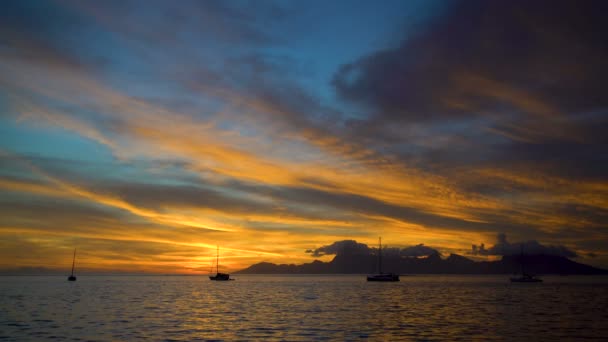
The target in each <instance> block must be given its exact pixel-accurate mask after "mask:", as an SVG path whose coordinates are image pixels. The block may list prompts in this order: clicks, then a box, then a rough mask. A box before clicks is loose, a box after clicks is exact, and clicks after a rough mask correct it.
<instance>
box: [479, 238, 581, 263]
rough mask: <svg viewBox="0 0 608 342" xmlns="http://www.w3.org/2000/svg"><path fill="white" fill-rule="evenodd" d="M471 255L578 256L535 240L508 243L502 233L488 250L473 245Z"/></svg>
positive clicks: (482, 245) (482, 246) (561, 247)
mask: <svg viewBox="0 0 608 342" xmlns="http://www.w3.org/2000/svg"><path fill="white" fill-rule="evenodd" d="M471 253H472V254H473V255H519V254H521V253H524V254H544V255H556V256H562V257H566V258H575V257H577V256H578V255H577V254H576V252H574V251H572V250H570V249H569V248H567V247H565V246H562V245H557V246H556V245H542V244H541V243H540V242H538V241H536V240H529V241H525V242H516V243H510V242H509V241H507V235H506V234H504V233H501V234H498V236H497V241H496V244H495V245H494V246H492V247H490V248H486V247H485V245H484V244H483V243H482V244H481V245H479V246H478V245H473V246H472V247H471Z"/></svg>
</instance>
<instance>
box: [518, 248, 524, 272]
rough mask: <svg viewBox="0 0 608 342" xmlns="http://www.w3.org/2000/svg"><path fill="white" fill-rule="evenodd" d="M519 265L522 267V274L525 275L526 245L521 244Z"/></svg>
mask: <svg viewBox="0 0 608 342" xmlns="http://www.w3.org/2000/svg"><path fill="white" fill-rule="evenodd" d="M519 264H520V265H521V274H522V275H523V274H524V243H523V242H522V243H521V251H520V255H519Z"/></svg>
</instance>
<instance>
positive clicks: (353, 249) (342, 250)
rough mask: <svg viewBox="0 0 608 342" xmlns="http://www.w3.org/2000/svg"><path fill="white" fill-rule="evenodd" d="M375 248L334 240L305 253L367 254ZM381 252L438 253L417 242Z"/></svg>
mask: <svg viewBox="0 0 608 342" xmlns="http://www.w3.org/2000/svg"><path fill="white" fill-rule="evenodd" d="M374 249H375V248H370V247H368V246H367V245H366V244H362V243H358V242H357V241H355V240H343V241H336V242H334V243H332V244H331V245H327V246H323V247H319V248H317V249H314V250H313V249H308V250H306V253H310V254H311V255H312V256H313V257H320V256H323V255H334V254H336V255H369V254H372V251H373V250H374ZM383 253H385V254H391V255H399V256H402V257H419V256H427V255H431V254H436V253H439V252H438V251H437V250H436V249H433V248H431V247H428V246H425V245H424V244H418V245H415V246H410V247H406V248H402V249H400V248H386V249H384V248H383Z"/></svg>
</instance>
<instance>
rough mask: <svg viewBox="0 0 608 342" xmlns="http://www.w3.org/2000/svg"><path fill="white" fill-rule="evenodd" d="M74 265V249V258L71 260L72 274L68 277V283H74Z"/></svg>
mask: <svg viewBox="0 0 608 342" xmlns="http://www.w3.org/2000/svg"><path fill="white" fill-rule="evenodd" d="M75 263H76V248H74V257H73V258H72V273H71V274H70V276H69V277H68V281H76V276H75V275H74V264H75Z"/></svg>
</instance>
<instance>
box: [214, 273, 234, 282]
mask: <svg viewBox="0 0 608 342" xmlns="http://www.w3.org/2000/svg"><path fill="white" fill-rule="evenodd" d="M209 279H210V280H215V281H227V280H233V279H230V274H226V273H218V274H216V275H214V276H209Z"/></svg>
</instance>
